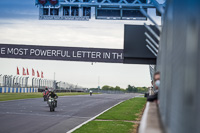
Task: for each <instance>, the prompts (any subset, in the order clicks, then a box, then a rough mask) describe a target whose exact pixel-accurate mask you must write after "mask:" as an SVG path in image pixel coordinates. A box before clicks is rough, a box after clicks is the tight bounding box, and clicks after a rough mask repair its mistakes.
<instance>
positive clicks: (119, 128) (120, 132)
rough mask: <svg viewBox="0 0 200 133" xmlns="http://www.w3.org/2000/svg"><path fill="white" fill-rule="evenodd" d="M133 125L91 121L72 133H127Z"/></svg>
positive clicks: (120, 122) (118, 122) (129, 123)
mask: <svg viewBox="0 0 200 133" xmlns="http://www.w3.org/2000/svg"><path fill="white" fill-rule="evenodd" d="M132 128H133V123H131V122H123V121H91V122H89V123H87V124H85V125H84V126H82V127H81V128H79V129H77V130H76V131H74V132H73V133H128V132H130V131H131V130H132Z"/></svg>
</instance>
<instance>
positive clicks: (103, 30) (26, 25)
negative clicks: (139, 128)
mask: <svg viewBox="0 0 200 133" xmlns="http://www.w3.org/2000/svg"><path fill="white" fill-rule="evenodd" d="M34 3H35V1H34V0H20V1H17V0H1V1H0V9H1V11H0V31H1V32H0V43H7V44H26V45H46V46H71V47H95V48H117V49H123V41H124V40H123V37H124V24H143V23H144V22H145V21H119V20H118V21H111V20H109V21H103V20H95V21H66V20H65V21H61V20H48V21H45V20H38V8H37V7H35V4H34ZM157 21H159V19H157ZM147 23H149V22H147ZM17 66H18V67H19V69H20V72H21V73H22V67H25V68H28V69H29V73H31V69H32V68H34V69H35V70H39V71H43V72H44V77H45V78H47V79H53V77H54V76H53V75H54V72H55V73H56V80H57V81H64V82H69V83H73V84H76V85H77V84H78V85H80V86H83V87H97V86H98V77H99V78H100V86H101V87H102V86H103V85H110V86H120V87H122V88H126V87H127V86H128V84H130V85H134V86H150V73H149V66H148V65H127V64H110V63H94V64H93V65H92V63H90V62H72V61H44V60H22V59H3V58H0V74H7V75H16V67H17ZM21 73H20V74H21Z"/></svg>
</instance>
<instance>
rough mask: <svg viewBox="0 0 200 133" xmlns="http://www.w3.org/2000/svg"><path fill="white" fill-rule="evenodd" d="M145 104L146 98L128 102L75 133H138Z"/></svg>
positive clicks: (133, 99)
mask: <svg viewBox="0 0 200 133" xmlns="http://www.w3.org/2000/svg"><path fill="white" fill-rule="evenodd" d="M145 104H146V98H140V97H137V98H132V99H129V100H126V101H124V102H122V103H121V104H119V105H117V106H115V107H113V108H112V109H110V110H108V111H106V112H105V113H103V114H102V115H100V116H99V117H97V118H96V121H95V120H94V121H91V122H89V123H87V124H85V125H83V126H82V127H80V128H79V129H77V130H76V131H74V132H73V133H133V132H134V133H136V132H137V129H136V128H137V127H138V123H139V122H138V121H139V120H140V117H141V114H142V113H143V109H144V107H145ZM106 120H107V121H106ZM135 121H137V123H136V122H135ZM134 122H135V123H134Z"/></svg>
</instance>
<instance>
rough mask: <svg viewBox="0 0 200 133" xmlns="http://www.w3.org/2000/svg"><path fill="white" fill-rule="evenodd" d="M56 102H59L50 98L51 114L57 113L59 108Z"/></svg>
mask: <svg viewBox="0 0 200 133" xmlns="http://www.w3.org/2000/svg"><path fill="white" fill-rule="evenodd" d="M56 102H57V99H54V98H51V97H49V100H48V103H49V107H50V112H53V111H55V108H56V107H57V105H56Z"/></svg>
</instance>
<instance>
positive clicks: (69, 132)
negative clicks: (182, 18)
mask: <svg viewBox="0 0 200 133" xmlns="http://www.w3.org/2000/svg"><path fill="white" fill-rule="evenodd" d="M122 102H123V101H121V102H118V103H117V104H115V105H113V106H111V107H110V108H108V109H106V110H104V111H103V112H101V113H99V114H98V115H96V116H94V117H92V118H90V119H89V120H87V121H85V122H83V123H81V124H80V125H78V126H76V127H75V128H73V129H71V130H70V131H68V132H66V133H72V132H73V131H75V130H76V129H78V128H80V127H81V126H83V125H85V124H86V123H88V122H90V121H92V120H94V119H95V118H97V117H98V116H100V115H101V114H103V113H105V112H106V111H108V110H109V109H111V108H113V107H115V106H117V105H118V104H120V103H122Z"/></svg>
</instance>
